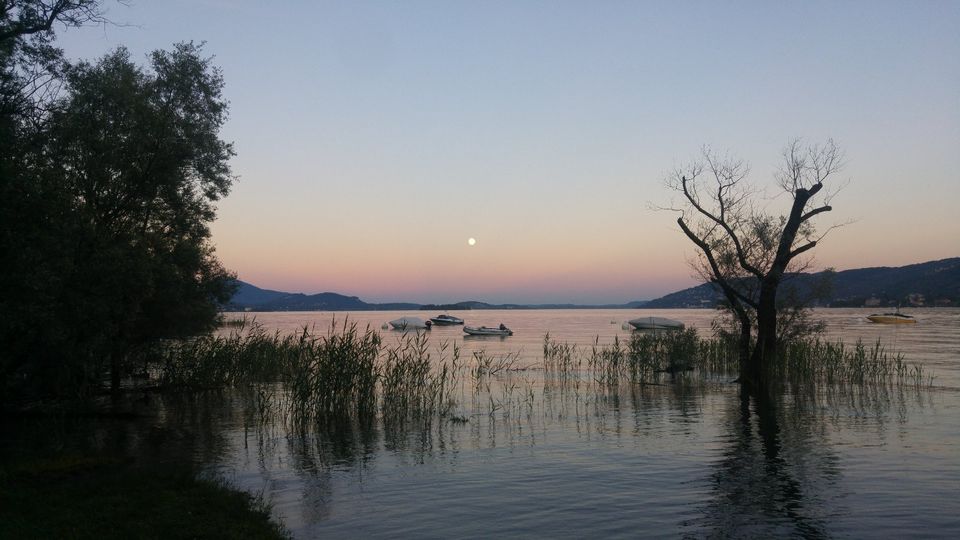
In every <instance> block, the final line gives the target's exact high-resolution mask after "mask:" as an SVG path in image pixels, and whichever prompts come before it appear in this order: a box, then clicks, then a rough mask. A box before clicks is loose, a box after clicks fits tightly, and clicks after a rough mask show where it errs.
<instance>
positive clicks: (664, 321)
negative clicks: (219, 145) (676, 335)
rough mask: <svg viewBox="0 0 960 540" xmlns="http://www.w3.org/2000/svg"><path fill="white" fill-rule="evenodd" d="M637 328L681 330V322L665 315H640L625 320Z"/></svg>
mask: <svg viewBox="0 0 960 540" xmlns="http://www.w3.org/2000/svg"><path fill="white" fill-rule="evenodd" d="M627 322H629V323H630V326H632V327H634V328H636V329H637V330H682V329H683V323H682V322H680V321H675V320H673V319H668V318H666V317H640V318H639V319H633V320H630V321H627Z"/></svg>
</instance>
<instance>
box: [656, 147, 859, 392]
mask: <svg viewBox="0 0 960 540" xmlns="http://www.w3.org/2000/svg"><path fill="white" fill-rule="evenodd" d="M841 165H842V154H841V151H840V149H839V148H838V147H837V145H836V144H834V142H833V141H832V140H830V141H828V142H827V143H826V144H824V145H812V146H804V145H802V144H801V142H800V141H798V140H795V141H793V142H791V143H790V144H789V145H788V146H787V148H786V149H785V150H784V152H783V165H782V168H781V169H780V171H779V173H778V174H777V176H776V180H777V185H778V186H779V188H780V189H781V190H782V195H786V197H787V198H788V200H789V207H788V208H786V209H785V210H786V213H784V214H781V215H778V214H776V213H768V212H769V211H768V209H766V208H762V207H760V202H761V192H760V191H759V190H758V189H757V188H755V187H753V186H751V185H750V184H749V183H748V180H747V178H748V175H749V172H750V169H749V167H748V166H747V164H746V163H745V162H743V161H742V160H737V159H732V158H729V157H721V156H719V155H717V154H716V153H714V152H711V151H710V150H709V149H704V150H703V153H702V156H701V159H699V160H697V161H695V162H694V163H692V164H690V165H688V166H686V167H683V168H680V169H678V170H676V171H675V172H674V173H673V174H672V175H671V176H670V178H669V179H668V185H669V186H670V187H671V188H673V189H674V190H676V191H677V192H679V193H680V194H681V195H682V197H683V199H682V200H683V205H682V207H681V208H680V210H681V211H682V215H681V216H680V217H679V218H678V219H677V223H678V224H679V225H680V229H681V230H683V232H684V234H685V235H686V236H687V237H688V238H689V239H690V240H691V241H692V242H693V243H694V244H695V245H696V246H697V248H699V249H698V259H697V261H696V262H695V263H694V266H695V268H696V270H697V271H698V273H699V274H700V275H701V276H702V277H704V279H705V280H706V281H708V282H710V283H713V284H715V285H716V286H717V287H718V288H719V289H720V291H721V292H722V293H723V296H724V299H725V302H726V305H727V306H728V308H729V310H730V312H731V313H732V314H733V317H734V319H735V320H736V322H737V327H738V330H739V335H738V336H737V347H738V350H739V355H740V364H741V379H742V380H743V381H744V382H748V381H749V382H754V383H762V382H763V381H764V379H765V377H764V371H765V370H764V368H765V366H766V365H769V364H770V363H771V362H774V361H776V357H777V348H778V344H779V343H780V342H781V339H782V337H783V335H782V333H781V330H782V328H783V327H784V326H785V325H784V320H793V321H794V322H798V321H799V322H804V321H805V319H804V313H803V311H802V308H803V302H799V301H798V299H797V298H796V297H795V296H794V297H792V298H789V299H788V298H784V297H783V296H778V294H780V293H781V285H782V284H783V283H784V282H785V281H786V280H788V279H789V278H790V277H792V276H795V275H797V274H798V273H799V272H802V271H803V270H805V269H806V268H808V266H809V259H808V258H806V257H801V256H802V255H804V254H806V253H808V252H809V251H810V250H811V249H813V248H814V247H815V246H816V245H817V243H818V242H819V241H820V240H821V239H822V238H823V235H824V234H825V233H822V234H818V233H817V231H816V229H815V227H814V226H813V218H815V217H816V216H818V215H820V214H823V213H825V212H829V211H830V210H832V207H831V206H830V198H831V194H832V193H835V191H830V192H828V191H827V190H825V189H824V182H826V181H827V180H828V179H829V178H831V177H832V176H834V175H835V173H836V172H837V171H838V170H839V169H840V167H841ZM827 230H828V231H829V229H827ZM790 294H791V295H793V294H795V291H794V290H791V291H790ZM785 300H791V301H788V302H785ZM778 318H779V319H781V320H780V323H779V324H778ZM792 327H793V328H796V325H793V326H792Z"/></svg>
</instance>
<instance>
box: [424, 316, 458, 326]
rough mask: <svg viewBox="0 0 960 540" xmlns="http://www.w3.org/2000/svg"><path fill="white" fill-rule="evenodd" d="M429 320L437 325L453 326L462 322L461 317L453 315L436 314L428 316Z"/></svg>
mask: <svg viewBox="0 0 960 540" xmlns="http://www.w3.org/2000/svg"><path fill="white" fill-rule="evenodd" d="M430 322H432V323H433V324H435V325H437V326H453V325H455V324H463V319H461V318H460V317H454V316H453V315H437V316H436V317H430Z"/></svg>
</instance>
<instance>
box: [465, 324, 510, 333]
mask: <svg viewBox="0 0 960 540" xmlns="http://www.w3.org/2000/svg"><path fill="white" fill-rule="evenodd" d="M463 331H464V332H466V333H467V334H470V335H471V336H512V335H513V330H511V329H509V328H507V327H506V326H503V325H502V324H501V325H500V328H491V327H489V326H480V327H474V326H464V327H463Z"/></svg>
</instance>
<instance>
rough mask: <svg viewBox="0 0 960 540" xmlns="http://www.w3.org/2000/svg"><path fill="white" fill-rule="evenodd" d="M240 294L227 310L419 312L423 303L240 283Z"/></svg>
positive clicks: (232, 299)
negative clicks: (378, 300)
mask: <svg viewBox="0 0 960 540" xmlns="http://www.w3.org/2000/svg"><path fill="white" fill-rule="evenodd" d="M237 285H238V286H237V292H236V293H235V294H234V295H233V298H231V299H230V302H229V303H228V304H227V305H226V306H224V309H225V310H227V311H384V310H398V309H418V308H419V307H420V304H412V303H388V304H369V303H367V302H364V301H363V300H360V299H359V298H357V297H356V296H344V295H342V294H337V293H332V292H324V293H319V294H303V293H287V292H279V291H271V290H268V289H261V288H259V287H255V286H253V285H250V284H249V283H245V282H243V281H240V280H237Z"/></svg>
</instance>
